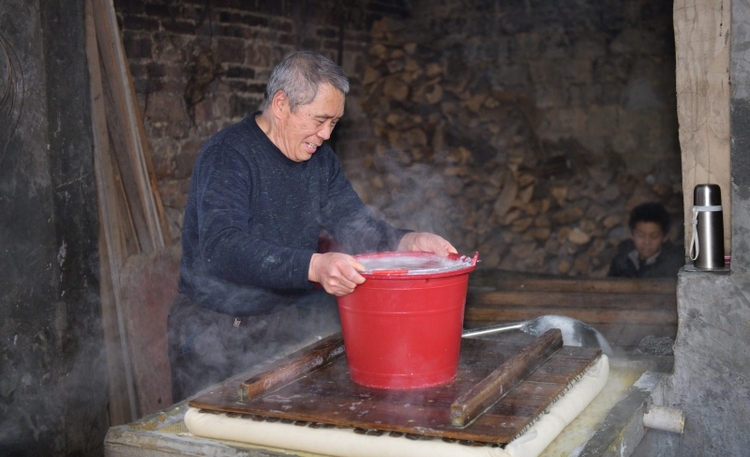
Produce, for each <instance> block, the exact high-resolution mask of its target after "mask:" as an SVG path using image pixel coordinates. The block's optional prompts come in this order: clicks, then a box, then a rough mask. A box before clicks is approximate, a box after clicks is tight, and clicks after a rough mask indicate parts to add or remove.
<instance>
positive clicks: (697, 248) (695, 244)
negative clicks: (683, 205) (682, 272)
mask: <svg viewBox="0 0 750 457" xmlns="http://www.w3.org/2000/svg"><path fill="white" fill-rule="evenodd" d="M701 211H722V207H721V205H711V206H693V220H692V223H693V238H692V240H691V241H690V260H693V261H695V259H697V258H698V254H700V252H701V245H700V242H699V241H698V212H701ZM693 250H695V255H693Z"/></svg>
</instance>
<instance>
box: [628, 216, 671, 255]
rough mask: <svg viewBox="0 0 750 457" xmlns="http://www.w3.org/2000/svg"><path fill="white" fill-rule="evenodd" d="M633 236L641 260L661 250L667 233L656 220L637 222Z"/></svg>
mask: <svg viewBox="0 0 750 457" xmlns="http://www.w3.org/2000/svg"><path fill="white" fill-rule="evenodd" d="M631 236H632V237H633V242H635V248H636V249H637V250H638V257H639V258H640V259H641V260H646V259H648V258H649V257H651V256H652V255H654V254H656V253H657V252H659V249H661V244H662V243H663V242H664V241H666V239H667V235H666V234H665V233H664V232H662V230H661V225H659V224H657V223H656V222H644V221H642V222H638V223H636V224H635V228H634V229H633V232H632V233H631Z"/></svg>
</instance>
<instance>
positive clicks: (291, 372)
mask: <svg viewBox="0 0 750 457" xmlns="http://www.w3.org/2000/svg"><path fill="white" fill-rule="evenodd" d="M343 354H344V339H343V337H342V336H341V333H337V334H334V335H331V336H329V337H327V338H324V339H322V340H320V342H318V343H317V344H315V345H312V346H310V347H308V348H305V349H303V350H301V351H300V352H298V353H296V354H295V355H294V356H293V357H292V358H291V359H286V360H284V361H282V362H280V363H278V364H276V365H275V366H272V367H271V368H269V369H268V370H267V371H265V372H263V373H260V374H258V375H256V376H253V377H252V378H250V379H248V380H246V381H245V382H243V383H242V384H241V385H240V389H241V392H242V394H243V395H242V398H244V399H247V398H252V397H254V396H256V395H259V394H262V393H264V392H267V391H269V390H273V389H275V388H277V387H280V386H282V385H284V384H287V383H289V382H291V381H294V380H295V379H297V378H299V377H300V376H304V375H306V374H308V373H311V372H312V371H314V370H317V369H318V368H320V367H322V366H323V365H325V364H327V363H330V362H331V361H333V360H335V359H336V358H338V357H340V356H342V355H343Z"/></svg>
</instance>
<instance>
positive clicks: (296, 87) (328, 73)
mask: <svg viewBox="0 0 750 457" xmlns="http://www.w3.org/2000/svg"><path fill="white" fill-rule="evenodd" d="M321 84H330V85H331V86H333V87H334V88H336V89H337V90H339V91H341V93H343V94H344V95H346V94H347V93H348V92H349V80H348V79H346V76H344V70H342V69H341V67H339V66H338V65H336V64H335V63H333V61H332V60H331V59H329V58H327V57H324V56H322V55H320V54H316V53H314V52H310V51H297V52H294V53H292V54H290V55H288V56H287V57H286V58H285V59H284V60H282V61H281V63H280V64H278V65H276V67H274V69H273V71H271V77H270V78H269V80H268V85H267V86H266V92H265V95H264V97H263V103H262V104H261V106H260V108H261V110H263V111H265V110H266V108H268V106H269V105H270V104H271V100H273V97H274V95H276V93H277V92H278V91H283V92H284V94H286V96H287V97H288V98H289V109H290V110H291V111H294V109H295V108H297V107H298V106H301V105H307V104H308V103H312V101H313V100H314V99H315V96H316V95H317V94H318V87H320V85H321Z"/></svg>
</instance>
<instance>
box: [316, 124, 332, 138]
mask: <svg viewBox="0 0 750 457" xmlns="http://www.w3.org/2000/svg"><path fill="white" fill-rule="evenodd" d="M332 132H333V123H331V122H330V121H328V122H325V123H323V125H322V126H321V128H320V130H318V136H319V137H320V138H322V139H323V140H327V139H328V138H330V137H331V133H332Z"/></svg>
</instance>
